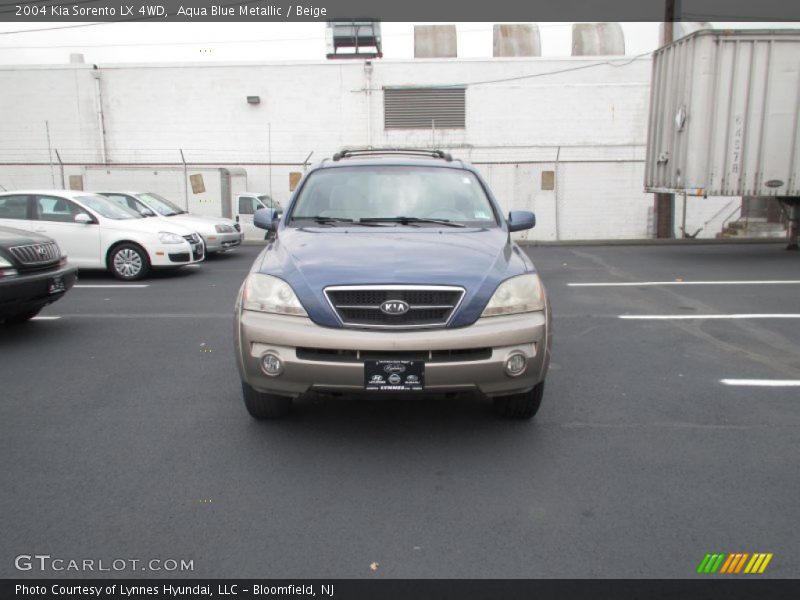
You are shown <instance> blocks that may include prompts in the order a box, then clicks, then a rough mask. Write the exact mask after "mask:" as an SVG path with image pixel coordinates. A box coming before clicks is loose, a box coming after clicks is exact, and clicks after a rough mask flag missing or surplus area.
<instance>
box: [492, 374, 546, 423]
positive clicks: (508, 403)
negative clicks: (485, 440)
mask: <svg viewBox="0 0 800 600" xmlns="http://www.w3.org/2000/svg"><path fill="white" fill-rule="evenodd" d="M543 394H544V381H541V382H539V384H537V385H536V387H534V388H533V389H532V390H531V391H530V392H525V393H523V394H512V395H510V396H498V397H496V398H494V400H493V403H494V412H495V413H497V414H498V415H500V416H501V417H506V418H508V419H530V418H532V417H533V415H535V414H536V412H537V411H538V410H539V406H541V404H542V395H543Z"/></svg>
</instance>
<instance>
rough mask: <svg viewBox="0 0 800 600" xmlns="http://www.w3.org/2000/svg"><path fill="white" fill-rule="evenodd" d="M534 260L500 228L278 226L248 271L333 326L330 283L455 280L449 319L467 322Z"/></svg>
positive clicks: (455, 323) (530, 267) (440, 282)
mask: <svg viewBox="0 0 800 600" xmlns="http://www.w3.org/2000/svg"><path fill="white" fill-rule="evenodd" d="M533 270H534V269H533V264H532V263H531V261H530V260H529V259H528V257H527V256H525V254H524V253H523V252H521V251H520V250H519V248H518V247H517V246H516V245H514V244H512V243H511V241H510V239H509V235H508V233H507V232H506V231H504V230H502V229H499V228H495V229H475V228H468V229H458V230H456V229H450V228H445V229H443V228H439V227H428V226H422V227H420V228H418V229H416V228H411V227H386V228H377V227H376V228H369V229H367V228H364V227H335V228H334V227H319V228H316V227H315V228H304V229H294V228H282V229H281V230H280V234H279V237H278V239H277V240H276V241H275V242H274V243H273V244H271V245H269V246H267V248H266V249H265V250H264V252H262V254H261V257H260V260H257V261H256V262H255V264H254V266H253V271H257V272H261V273H266V274H268V275H274V276H276V277H280V278H281V279H284V280H285V281H287V282H288V283H289V284H290V285H291V286H292V288H293V289H294V290H295V293H296V294H297V296H298V298H299V299H300V302H301V303H302V304H303V306H304V307H305V309H306V311H307V312H308V315H309V317H310V318H311V319H312V320H313V321H314V322H316V323H317V324H319V325H325V326H330V327H339V326H340V325H339V321H338V319H337V318H336V315H335V314H334V313H333V311H332V309H331V308H330V306H329V305H328V302H327V299H326V297H325V294H324V292H323V290H324V288H326V287H328V286H332V285H380V284H384V285H385V284H389V285H391V284H419V285H455V286H461V287H463V288H464V289H465V290H466V293H465V295H464V299H463V301H462V303H461V306H460V308H459V309H458V312H457V314H455V315H454V317H453V320H452V321H451V323H450V327H463V326H466V325H470V324H472V323H474V322H475V321H476V320H477V319H478V317H480V314H481V312H483V309H484V307H485V306H486V304H487V302H489V299H490V298H491V296H492V294H493V293H494V291H495V289H496V288H497V286H498V285H499V284H500V283H501V282H502V281H504V280H505V279H507V278H509V277H513V276H515V275H521V274H522V273H526V272H532V271H533Z"/></svg>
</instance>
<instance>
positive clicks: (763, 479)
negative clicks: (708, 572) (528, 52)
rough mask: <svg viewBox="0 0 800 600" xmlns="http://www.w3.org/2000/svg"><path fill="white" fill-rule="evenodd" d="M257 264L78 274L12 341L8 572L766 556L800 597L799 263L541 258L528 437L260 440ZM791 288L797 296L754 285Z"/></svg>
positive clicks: (303, 412)
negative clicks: (546, 356)
mask: <svg viewBox="0 0 800 600" xmlns="http://www.w3.org/2000/svg"><path fill="white" fill-rule="evenodd" d="M259 250H260V248H257V247H252V246H250V247H243V248H241V249H239V250H237V251H236V252H235V253H231V254H229V255H225V256H222V257H219V258H216V259H212V260H208V261H206V262H205V263H203V264H202V265H200V266H199V267H198V268H193V269H189V268H187V269H183V270H182V271H180V272H179V273H178V274H176V275H170V276H158V277H155V278H153V279H150V280H148V281H145V282H143V285H144V286H145V287H136V286H133V285H130V284H128V285H126V284H120V283H118V282H117V281H115V280H113V279H111V278H110V277H109V276H107V275H105V274H100V273H96V274H94V273H88V274H82V277H81V280H80V281H79V286H80V287H77V288H76V289H74V290H73V291H72V292H70V293H69V294H68V295H67V297H65V298H64V299H63V300H61V301H59V302H57V303H56V304H54V305H52V306H50V307H48V308H47V309H45V311H43V313H42V315H41V316H42V317H43V318H39V319H37V320H35V321H32V322H31V323H29V324H28V325H26V326H24V327H17V328H13V329H9V328H6V329H3V330H0V356H2V360H0V380H2V390H3V393H2V397H3V400H2V403H0V457H2V458H1V459H0V460H2V472H3V474H4V476H3V481H4V484H3V486H2V491H0V520H1V521H2V527H0V529H1V530H2V532H3V535H2V536H0V576H2V577H27V576H31V577H48V576H83V577H86V576H97V575H103V573H74V572H71V573H68V572H52V571H50V572H44V573H43V572H37V571H31V572H20V571H18V570H17V569H16V568H15V566H14V558H15V557H16V556H18V555H20V554H36V553H39V554H49V555H51V556H53V557H61V558H64V559H76V560H82V559H104V560H107V561H111V560H113V559H119V558H122V559H131V558H132V559H143V560H146V559H151V558H162V559H166V558H171V559H185V560H193V565H194V570H193V571H192V572H185V573H181V572H173V573H165V572H163V571H162V572H155V573H153V572H131V571H122V572H120V573H119V575H128V576H130V575H134V576H159V577H160V576H183V577H197V578H207V577H208V578H213V577H280V578H293V577H419V578H449V577H467V578H470V577H479V578H484V577H514V578H533V577H571V578H583V577H614V578H616V577H634V578H638V577H659V578H660V577H666V578H671V577H692V576H693V575H694V573H695V569H696V568H697V565H698V564H699V563H700V561H701V559H702V558H703V556H704V555H705V554H706V553H709V552H770V553H774V558H773V559H772V561H771V563H770V565H769V568H768V569H767V571H766V572H765V574H764V575H763V576H767V577H782V578H792V577H800V541H799V540H800V538H799V537H798V535H797V532H796V527H797V523H800V501H798V498H800V477H798V473H800V452H799V451H798V448H800V387H791V386H789V385H787V381H788V380H794V381H797V380H800V318H797V315H799V314H800V255H798V254H797V253H790V252H786V251H785V250H783V248H782V246H780V245H776V244H764V245H724V246H723V245H697V246H694V245H691V246H596V247H595V246H579V247H578V246H575V247H568V246H565V247H533V248H528V249H527V251H528V252H529V254H530V255H531V256H532V257H533V259H534V261H535V262H536V264H537V266H538V268H539V270H540V272H541V273H542V276H543V279H544V281H545V283H546V285H547V288H548V291H549V293H550V296H551V300H552V304H553V310H554V323H555V326H554V331H555V333H554V336H555V337H554V346H553V363H552V367H551V371H550V374H549V377H548V380H547V388H546V391H545V399H544V403H543V405H542V408H541V410H540V412H539V414H538V415H537V417H536V418H535V419H534V420H533V421H531V422H513V421H506V420H502V419H498V418H495V417H494V416H493V415H492V412H491V409H490V404H489V403H488V402H487V401H484V400H482V399H480V398H467V399H463V398H462V399H441V400H436V401H416V400H411V401H408V400H398V399H392V398H388V399H387V398H376V399H372V398H353V399H348V398H345V399H333V400H331V399H325V398H322V397H316V396H315V397H307V398H304V399H302V400H301V401H300V402H299V403H298V405H297V406H296V410H295V412H294V414H293V415H292V416H291V417H290V418H288V419H286V420H282V421H276V422H265V423H259V422H255V421H253V420H251V419H250V417H249V416H248V415H247V413H246V412H245V410H244V407H243V405H242V402H241V395H240V387H239V378H238V373H237V371H236V367H235V364H234V358H233V351H232V309H233V302H234V298H235V295H236V292H237V290H238V287H239V285H240V284H241V282H242V280H243V279H244V277H245V275H246V273H247V271H248V270H249V266H250V264H251V262H252V260H253V258H254V257H255V255H256V254H257V252H258V251H259ZM775 280H780V281H784V282H785V281H787V280H791V281H794V282H795V283H782V284H777V283H759V284H753V283H741V282H753V281H760V282H767V281H775ZM681 281H683V282H693V283H696V282H708V281H716V282H720V281H726V282H729V283H727V284H723V285H710V284H707V283H699V284H697V285H695V284H691V285H687V284H686V283H681ZM648 282H649V283H656V284H657V285H650V284H648ZM665 282H669V283H671V285H665ZM737 282H739V283H737ZM587 283H594V284H597V283H604V284H607V283H627V284H632V285H624V286H619V285H615V286H609V285H599V286H598V285H593V286H586V285H570V284H587ZM104 286H110V287H104ZM701 315H706V316H708V315H716V316H717V317H720V316H724V318H707V317H706V318H696V317H698V316H701ZM753 315H759V316H753ZM764 315H770V316H769V317H765V316H764ZM792 315H794V317H793V316H792ZM621 316H628V317H630V316H635V317H644V318H620V317H621ZM665 316H666V317H669V318H663V317H665ZM678 317H680V318H678ZM770 382H772V383H770Z"/></svg>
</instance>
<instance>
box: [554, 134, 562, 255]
mask: <svg viewBox="0 0 800 600" xmlns="http://www.w3.org/2000/svg"><path fill="white" fill-rule="evenodd" d="M560 157H561V146H559V147H558V150H557V151H556V174H555V175H556V176H555V184H554V186H553V187H555V194H553V196H554V197H555V203H556V207H555V208H556V210H555V219H556V241H559V240H560V239H561V228H560V225H559V218H558V205H559V201H558V192H559V190H560V189H561V173H559V168H558V166H559V163H558V160H559V158H560Z"/></svg>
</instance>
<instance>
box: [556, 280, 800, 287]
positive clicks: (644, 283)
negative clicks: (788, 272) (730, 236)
mask: <svg viewBox="0 0 800 600" xmlns="http://www.w3.org/2000/svg"><path fill="white" fill-rule="evenodd" d="M647 285H800V279H765V280H762V281H747V280H741V281H622V282H620V281H617V282H611V281H608V282H600V283H568V284H567V286H569V287H639V286H647Z"/></svg>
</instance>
